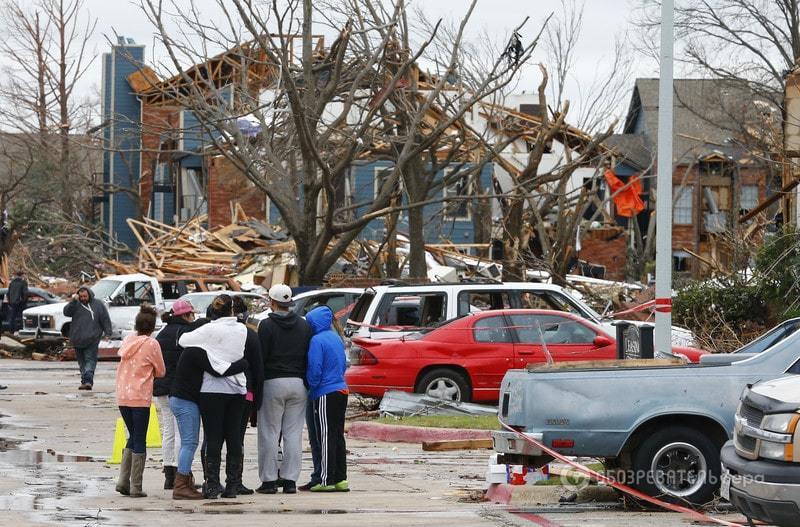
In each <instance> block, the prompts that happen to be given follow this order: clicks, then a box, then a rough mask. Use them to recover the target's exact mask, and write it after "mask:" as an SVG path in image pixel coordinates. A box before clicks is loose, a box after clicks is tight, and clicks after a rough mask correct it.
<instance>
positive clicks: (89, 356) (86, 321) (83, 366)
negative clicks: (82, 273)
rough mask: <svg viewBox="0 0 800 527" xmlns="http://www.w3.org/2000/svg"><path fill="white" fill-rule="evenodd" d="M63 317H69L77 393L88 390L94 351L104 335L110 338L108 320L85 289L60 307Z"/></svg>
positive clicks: (104, 310)
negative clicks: (78, 378) (77, 373)
mask: <svg viewBox="0 0 800 527" xmlns="http://www.w3.org/2000/svg"><path fill="white" fill-rule="evenodd" d="M64 316H67V317H72V321H71V322H70V325H69V340H70V342H72V345H73V346H75V355H76V356H77V358H78V366H79V367H80V370H81V385H80V387H79V388H78V389H79V390H91V389H92V385H93V384H94V370H95V368H96V367H97V347H98V345H99V344H100V339H101V337H103V335H105V336H106V337H110V336H111V318H110V317H109V316H108V308H106V305H105V303H103V301H102V300H99V299H97V298H95V297H94V292H92V290H91V289H89V288H88V287H81V288H80V289H78V292H77V293H75V294H74V295H72V302H70V303H69V304H67V305H66V306H64Z"/></svg>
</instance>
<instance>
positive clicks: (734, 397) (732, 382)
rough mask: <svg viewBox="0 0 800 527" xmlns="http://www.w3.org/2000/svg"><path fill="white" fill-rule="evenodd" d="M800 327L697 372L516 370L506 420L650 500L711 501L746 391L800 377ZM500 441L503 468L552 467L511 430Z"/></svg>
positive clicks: (619, 366) (496, 435) (506, 395)
mask: <svg viewBox="0 0 800 527" xmlns="http://www.w3.org/2000/svg"><path fill="white" fill-rule="evenodd" d="M798 329H800V319H792V320H789V321H786V322H784V323H783V324H781V325H780V326H778V327H776V328H774V329H773V330H772V331H770V332H769V333H767V334H765V335H763V336H762V337H760V338H759V339H757V340H755V341H753V342H751V343H750V344H748V345H747V346H745V347H743V348H741V349H739V350H737V352H734V353H731V354H725V355H715V356H714V355H712V356H710V357H709V360H701V362H700V364H695V365H652V366H648V365H645V366H641V367H625V365H624V363H622V362H617V363H616V364H614V365H608V366H607V367H581V366H579V365H576V366H574V367H572V368H569V369H563V368H562V367H560V366H559V365H555V367H554V368H552V369H548V368H542V367H540V366H533V365H531V366H530V367H529V369H526V370H510V371H509V372H508V373H507V374H506V376H505V378H504V379H503V382H502V385H501V387H500V408H499V413H500V417H501V419H502V420H503V421H505V422H506V423H507V424H508V425H509V426H511V427H513V428H515V429H516V430H518V431H521V432H523V433H525V434H527V435H529V436H530V437H533V438H535V439H537V440H538V441H540V442H542V443H543V444H545V445H546V446H548V447H551V448H552V449H553V450H556V451H557V452H559V453H562V454H564V455H567V456H588V457H596V458H603V459H605V461H606V469H607V470H609V472H610V475H612V476H614V477H616V478H617V479H619V480H621V481H623V482H625V483H627V484H629V485H632V486H634V487H636V488H638V489H639V490H641V491H643V492H645V493H647V494H649V495H651V496H661V497H662V498H665V499H668V500H671V501H675V502H689V503H693V504H702V503H706V502H708V501H710V500H711V499H713V497H714V493H715V491H716V490H717V489H718V488H719V484H720V448H721V447H722V445H723V444H724V443H725V442H726V441H727V440H728V439H730V438H731V435H732V432H733V429H734V415H735V413H736V408H737V405H738V403H739V395H740V394H741V393H742V389H743V388H744V387H745V386H747V385H750V384H754V383H756V382H758V381H762V380H768V379H774V378H777V377H780V376H782V375H785V374H791V373H800V331H797V330H798ZM644 362H646V361H639V362H638V364H641V363H644ZM662 362H663V361H662ZM653 364H660V363H659V362H658V361H654V362H653ZM493 439H494V449H495V450H496V451H497V452H498V453H499V454H500V460H498V461H499V462H501V463H508V464H515V465H526V466H535V467H539V466H542V465H544V464H546V463H548V462H549V461H550V460H551V459H552V458H550V457H549V456H547V455H546V454H544V453H543V452H542V451H541V449H539V448H537V447H535V446H534V445H532V444H531V443H529V442H527V441H524V440H522V439H521V438H519V437H518V436H517V435H516V434H514V433H513V432H510V431H506V430H503V431H495V432H493Z"/></svg>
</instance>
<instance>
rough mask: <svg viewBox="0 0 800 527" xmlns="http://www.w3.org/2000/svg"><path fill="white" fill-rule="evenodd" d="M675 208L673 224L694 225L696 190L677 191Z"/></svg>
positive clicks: (679, 189) (686, 188) (681, 189)
mask: <svg viewBox="0 0 800 527" xmlns="http://www.w3.org/2000/svg"><path fill="white" fill-rule="evenodd" d="M675 195H676V196H677V199H676V200H675V208H674V209H673V211H672V222H673V223H674V224H675V225H692V224H693V223H694V221H693V219H694V215H693V212H694V209H693V206H692V205H693V203H694V189H693V188H692V187H682V188H678V189H675Z"/></svg>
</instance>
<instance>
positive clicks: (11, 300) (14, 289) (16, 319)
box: [8, 271, 28, 333]
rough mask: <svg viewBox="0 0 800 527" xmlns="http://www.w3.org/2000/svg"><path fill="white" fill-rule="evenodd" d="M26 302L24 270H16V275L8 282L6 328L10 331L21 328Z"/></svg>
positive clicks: (26, 287)
mask: <svg viewBox="0 0 800 527" xmlns="http://www.w3.org/2000/svg"><path fill="white" fill-rule="evenodd" d="M27 303H28V282H27V280H25V272H24V271H17V273H16V276H15V277H14V279H13V280H11V283H10V284H8V307H9V308H10V309H9V310H8V311H9V317H10V320H9V321H8V329H9V330H10V331H11V333H14V332H15V331H17V330H19V329H21V326H20V322H21V321H22V312H23V311H25V305H26V304H27Z"/></svg>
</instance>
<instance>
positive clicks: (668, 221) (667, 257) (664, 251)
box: [654, 0, 675, 353]
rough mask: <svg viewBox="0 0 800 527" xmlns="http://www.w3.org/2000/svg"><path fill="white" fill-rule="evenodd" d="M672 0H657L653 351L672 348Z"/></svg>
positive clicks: (667, 350) (666, 350)
mask: <svg viewBox="0 0 800 527" xmlns="http://www.w3.org/2000/svg"><path fill="white" fill-rule="evenodd" d="M673 18H674V12H673V0H663V1H662V2H661V53H660V54H661V73H660V78H659V81H658V166H657V170H658V174H657V177H656V191H657V194H656V331H655V342H654V345H655V352H656V353H659V352H660V353H665V352H666V353H668V352H670V351H671V350H672V53H673V40H674V35H675V32H674V29H673V25H674V20H673Z"/></svg>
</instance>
